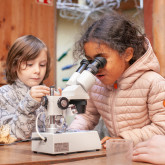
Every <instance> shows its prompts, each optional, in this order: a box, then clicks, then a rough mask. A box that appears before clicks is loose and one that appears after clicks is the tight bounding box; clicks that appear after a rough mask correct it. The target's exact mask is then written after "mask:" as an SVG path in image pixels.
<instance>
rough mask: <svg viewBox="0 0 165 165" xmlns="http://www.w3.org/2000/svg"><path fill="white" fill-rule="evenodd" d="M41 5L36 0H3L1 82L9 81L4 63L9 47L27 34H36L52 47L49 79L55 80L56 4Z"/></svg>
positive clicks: (0, 1) (0, 8)
mask: <svg viewBox="0 0 165 165" xmlns="http://www.w3.org/2000/svg"><path fill="white" fill-rule="evenodd" d="M55 4H56V3H55V1H54V5H53V6H48V5H43V4H38V3H37V2H36V0H5V1H4V0H0V11H1V12H0V36H1V37H0V84H1V85H3V84H4V83H5V81H4V77H3V72H4V67H5V65H4V63H5V60H6V56H7V53H8V50H9V48H10V47H11V45H12V44H13V43H14V41H15V40H16V39H17V38H18V37H20V36H23V35H28V34H32V35H34V36H36V37H38V38H40V39H41V40H42V41H44V42H45V44H46V45H47V46H48V48H49V50H50V54H51V63H52V65H51V73H50V76H49V78H48V79H47V80H46V81H45V83H46V85H48V86H50V85H52V84H54V83H55V76H56V75H55V52H56V51H55V22H56V20H55V19H56V7H55Z"/></svg>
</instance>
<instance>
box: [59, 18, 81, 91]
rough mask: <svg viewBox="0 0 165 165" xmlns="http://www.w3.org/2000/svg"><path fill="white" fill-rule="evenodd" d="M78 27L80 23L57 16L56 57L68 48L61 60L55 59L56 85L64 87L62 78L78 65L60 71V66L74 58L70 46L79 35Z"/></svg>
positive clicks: (71, 46)
mask: <svg viewBox="0 0 165 165" xmlns="http://www.w3.org/2000/svg"><path fill="white" fill-rule="evenodd" d="M80 29H81V25H80V23H79V22H78V23H75V22H74V21H73V20H67V19H63V18H61V17H60V16H58V21H57V59H58V58H59V57H60V56H61V55H62V54H63V53H64V52H65V51H67V50H68V49H70V50H69V52H68V54H67V55H66V56H65V57H64V58H63V59H62V60H61V61H57V79H56V82H57V84H56V86H57V87H61V88H64V87H65V84H66V82H63V81H62V78H69V77H70V76H71V75H72V73H74V71H76V69H77V68H78V66H79V63H78V65H76V66H74V67H72V68H71V69H67V70H64V71H62V70H61V68H62V67H64V66H66V65H68V64H73V63H74V59H73V56H72V48H73V45H74V43H75V41H76V40H77V39H78V38H79V36H80V32H79V31H80Z"/></svg>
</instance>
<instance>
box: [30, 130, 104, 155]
mask: <svg viewBox="0 0 165 165" xmlns="http://www.w3.org/2000/svg"><path fill="white" fill-rule="evenodd" d="M40 134H41V135H42V136H43V137H46V138H47V141H46V142H44V141H40V140H33V141H32V151H34V152H40V153H47V154H62V153H72V152H81V151H91V150H99V149H101V142H100V138H99V135H98V133H97V131H79V132H65V133H48V132H42V133H40ZM35 137H38V134H37V133H36V132H34V133H32V138H35Z"/></svg>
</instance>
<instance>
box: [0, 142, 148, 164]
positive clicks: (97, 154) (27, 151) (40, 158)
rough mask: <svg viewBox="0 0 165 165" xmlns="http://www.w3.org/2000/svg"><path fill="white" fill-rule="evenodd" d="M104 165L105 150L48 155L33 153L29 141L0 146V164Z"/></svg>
mask: <svg viewBox="0 0 165 165" xmlns="http://www.w3.org/2000/svg"><path fill="white" fill-rule="evenodd" d="M4 164H5V165H8V164H17V165H20V164H21V165H25V164H30V165H48V164H51V165H52V164H59V165H84V164H86V165H88V164H94V165H106V151H105V149H103V150H100V151H90V152H81V153H72V154H61V155H48V154H40V153H33V152H32V151H31V142H22V143H17V144H14V145H8V146H0V165H4ZM132 165H149V164H148V163H138V162H133V164H132Z"/></svg>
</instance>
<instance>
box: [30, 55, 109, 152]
mask: <svg viewBox="0 0 165 165" xmlns="http://www.w3.org/2000/svg"><path fill="white" fill-rule="evenodd" d="M105 64H106V59H105V58H103V57H96V58H95V59H94V60H93V61H92V62H89V61H88V60H85V59H83V60H82V61H81V62H80V67H79V68H78V69H77V71H76V72H74V73H73V75H72V76H71V78H70V79H69V80H68V82H67V83H66V88H65V89H63V91H62V95H61V96H56V95H54V92H55V88H54V87H53V86H52V87H50V96H46V99H45V106H46V107H47V111H46V112H45V113H46V118H47V119H46V120H47V128H46V131H45V132H39V130H38V126H37V120H38V118H39V115H40V114H39V115H38V116H37V118H36V132H33V133H32V151H33V152H40V153H46V154H66V153H73V152H81V151H91V150H99V149H101V142H100V138H99V135H98V132H97V131H94V130H70V129H69V128H68V126H67V122H66V117H68V116H70V115H73V113H77V114H81V113H85V108H86V105H87V100H88V99H89V95H88V90H89V89H90V88H91V87H92V85H93V84H94V83H95V80H96V77H95V75H96V74H97V73H98V70H99V69H100V68H103V67H104V66H105Z"/></svg>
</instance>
